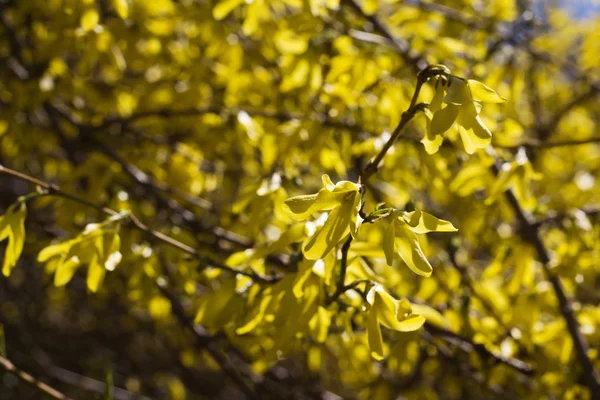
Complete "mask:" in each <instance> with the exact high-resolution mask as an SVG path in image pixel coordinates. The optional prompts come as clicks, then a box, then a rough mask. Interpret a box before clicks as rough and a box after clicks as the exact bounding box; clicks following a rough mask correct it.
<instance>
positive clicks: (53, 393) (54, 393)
mask: <svg viewBox="0 0 600 400" xmlns="http://www.w3.org/2000/svg"><path fill="white" fill-rule="evenodd" d="M0 367H2V368H4V369H5V370H6V371H7V372H9V373H11V374H12V375H14V376H16V377H17V378H19V380H21V381H22V382H25V383H26V384H28V385H29V386H31V387H33V388H34V389H36V390H38V391H39V392H42V393H44V394H46V395H48V396H50V397H52V398H53V399H57V400H71V398H70V397H68V396H67V395H65V394H63V393H61V392H59V391H58V390H56V389H54V388H53V387H51V386H49V385H47V384H45V383H44V382H40V381H39V380H37V379H36V378H34V377H33V376H31V375H30V374H28V373H27V372H25V371H23V370H21V369H19V368H17V367H16V366H15V365H14V364H13V363H12V362H11V361H10V360H8V359H7V358H4V357H2V356H0Z"/></svg>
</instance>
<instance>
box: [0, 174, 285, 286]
mask: <svg viewBox="0 0 600 400" xmlns="http://www.w3.org/2000/svg"><path fill="white" fill-rule="evenodd" d="M0 173H4V174H7V175H11V176H13V177H15V178H17V179H20V180H22V181H26V182H30V183H33V184H34V185H37V186H39V187H41V188H42V189H45V190H47V192H48V195H54V196H58V197H62V198H65V199H68V200H71V201H74V202H77V203H80V204H82V205H85V206H87V207H90V208H94V209H96V210H98V211H100V212H102V213H104V214H106V215H108V216H115V215H117V214H118V212H117V211H115V210H112V209H110V208H108V207H104V206H101V205H98V204H94V203H92V202H89V201H87V200H85V199H82V198H80V197H77V196H74V195H72V194H69V193H67V192H65V191H63V190H61V189H60V188H59V187H58V186H56V185H52V184H49V183H46V182H44V181H41V180H39V179H37V178H33V177H31V176H29V175H26V174H23V173H21V172H18V171H15V170H12V169H10V168H6V167H4V166H3V165H0ZM129 220H130V221H131V222H132V223H133V226H134V227H135V228H137V229H138V230H139V231H141V232H144V233H145V234H147V235H148V236H149V237H151V238H154V239H156V240H158V241H160V242H163V243H165V244H168V245H170V246H172V247H174V248H176V249H178V250H180V251H182V252H184V253H187V254H189V255H191V256H193V257H194V258H196V259H198V260H200V261H201V262H202V263H205V264H208V265H211V266H212V267H214V268H218V269H222V270H225V271H230V272H233V273H235V274H240V275H244V276H247V277H249V278H251V279H253V280H255V281H257V282H262V283H274V282H276V281H278V280H279V279H280V278H279V277H277V276H275V277H265V276H262V275H259V274H256V273H254V272H246V271H242V270H237V269H234V268H231V267H229V266H227V265H224V264H221V263H220V262H218V261H216V260H213V259H212V258H211V257H208V256H205V255H202V254H200V253H199V252H198V251H197V250H196V249H194V248H193V247H191V246H188V245H187V244H185V243H182V242H180V241H178V240H177V239H175V238H173V237H171V236H168V235H166V234H164V233H162V232H159V231H156V230H154V229H151V228H149V227H148V226H147V225H146V224H144V223H143V222H142V221H140V220H139V219H138V218H137V217H136V216H135V215H134V214H130V215H129Z"/></svg>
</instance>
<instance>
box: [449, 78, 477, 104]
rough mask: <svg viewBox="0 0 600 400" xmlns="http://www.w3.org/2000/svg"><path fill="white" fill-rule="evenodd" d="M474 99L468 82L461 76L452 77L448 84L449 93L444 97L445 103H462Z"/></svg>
mask: <svg viewBox="0 0 600 400" xmlns="http://www.w3.org/2000/svg"><path fill="white" fill-rule="evenodd" d="M472 101H473V100H472V98H471V92H469V87H468V86H467V82H466V81H464V80H462V79H460V78H457V77H452V78H451V79H450V83H449V86H448V94H447V95H446V97H444V103H446V104H456V105H461V104H466V103H470V102H472Z"/></svg>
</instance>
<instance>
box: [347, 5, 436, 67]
mask: <svg viewBox="0 0 600 400" xmlns="http://www.w3.org/2000/svg"><path fill="white" fill-rule="evenodd" d="M344 3H346V4H347V5H348V6H349V7H350V8H352V9H353V10H354V11H355V12H356V13H357V14H358V15H360V16H361V17H362V18H363V19H365V20H367V21H369V22H370V23H371V24H372V25H373V29H374V30H375V31H376V32H378V33H379V34H380V35H382V36H384V37H385V38H387V39H388V40H389V41H390V42H391V44H392V45H393V47H394V48H395V49H396V50H397V51H398V53H399V54H400V56H401V57H402V58H403V59H404V62H405V63H406V64H408V65H409V66H410V67H411V68H412V69H413V70H414V72H417V73H418V72H420V71H421V70H423V69H425V67H427V61H426V60H425V59H424V58H423V57H422V56H421V55H418V54H415V53H414V52H413V51H412V49H411V48H410V44H409V43H408V41H406V40H405V39H402V38H399V37H397V36H394V34H392V32H391V31H390V30H389V28H388V27H387V26H385V24H384V23H383V21H381V20H380V19H379V18H378V17H377V16H376V15H367V14H366V13H365V12H364V11H363V9H362V8H361V6H360V5H359V4H358V3H357V2H356V0H344Z"/></svg>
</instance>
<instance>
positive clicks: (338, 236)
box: [283, 175, 360, 260]
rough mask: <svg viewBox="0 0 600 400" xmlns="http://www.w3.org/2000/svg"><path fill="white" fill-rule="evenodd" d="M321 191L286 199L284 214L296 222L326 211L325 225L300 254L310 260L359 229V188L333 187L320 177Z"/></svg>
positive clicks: (349, 184) (343, 183)
mask: <svg viewBox="0 0 600 400" xmlns="http://www.w3.org/2000/svg"><path fill="white" fill-rule="evenodd" d="M322 180H323V186H324V187H323V189H321V190H319V192H318V193H316V194H311V195H307V196H296V197H292V198H290V199H287V200H286V201H285V203H284V205H283V208H284V210H285V211H286V212H287V213H288V214H289V215H290V216H291V217H292V218H293V219H295V220H297V221H304V220H306V219H308V218H309V217H310V216H311V215H312V214H314V213H315V212H317V211H329V215H328V216H327V221H326V222H325V224H324V225H323V226H321V227H319V228H318V229H317V231H316V232H315V233H314V235H312V237H310V238H309V239H308V241H307V242H306V243H305V245H304V247H303V249H302V251H303V253H304V256H305V257H306V258H307V259H309V260H318V259H320V258H323V257H325V255H327V253H329V252H330V251H331V250H332V249H333V248H334V247H335V246H336V245H337V244H338V243H339V242H340V241H341V240H342V239H343V238H344V237H345V236H347V235H348V234H349V233H350V234H351V235H352V236H353V237H354V236H355V235H356V231H357V229H358V225H359V220H358V211H359V210H360V192H359V190H360V186H359V185H357V184H356V183H353V182H350V181H340V182H338V183H337V184H334V183H333V182H332V181H331V178H329V176H328V175H323V177H322Z"/></svg>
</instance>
